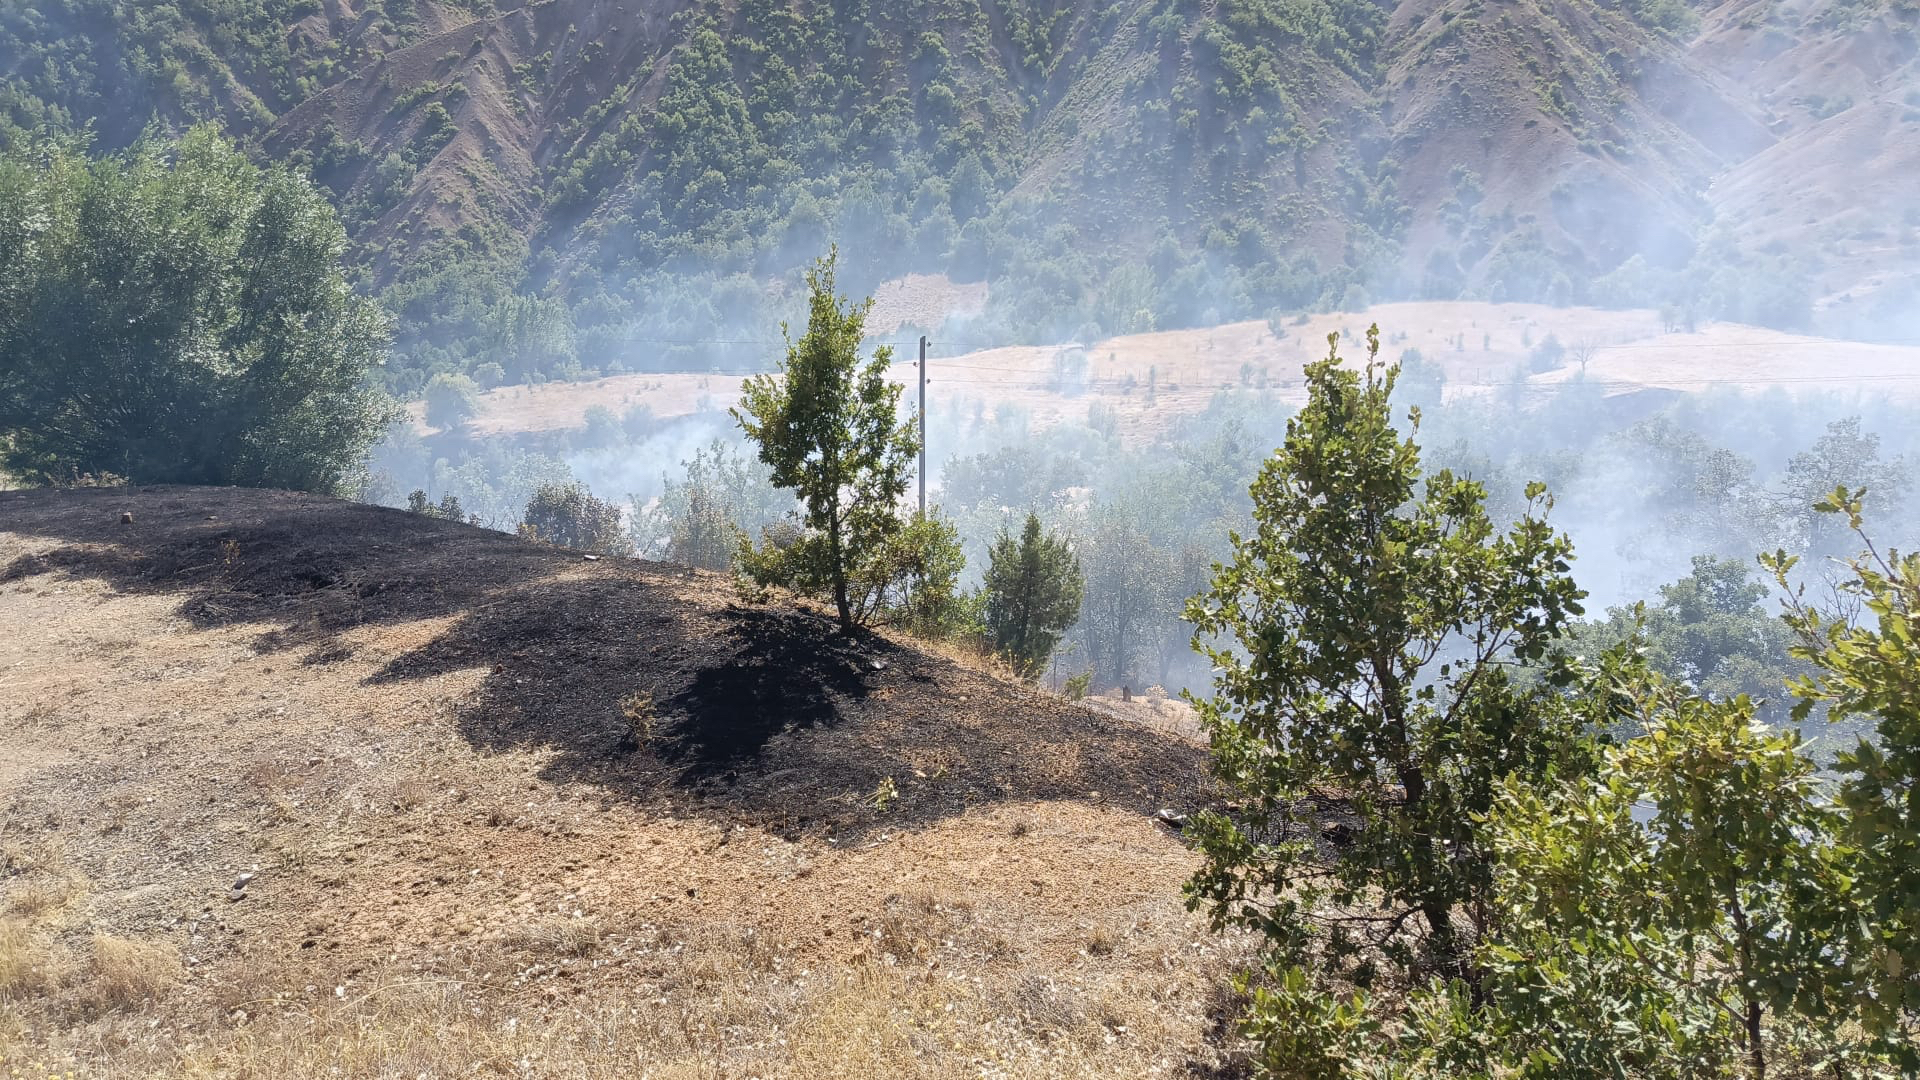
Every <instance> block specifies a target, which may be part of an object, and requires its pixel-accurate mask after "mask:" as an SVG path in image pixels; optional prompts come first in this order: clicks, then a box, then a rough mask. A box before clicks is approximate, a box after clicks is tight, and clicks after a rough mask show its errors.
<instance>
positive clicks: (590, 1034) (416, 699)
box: [0, 488, 1248, 1077]
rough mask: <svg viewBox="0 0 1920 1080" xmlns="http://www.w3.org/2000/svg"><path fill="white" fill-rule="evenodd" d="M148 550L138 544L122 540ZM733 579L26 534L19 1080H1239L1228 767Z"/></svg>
mask: <svg viewBox="0 0 1920 1080" xmlns="http://www.w3.org/2000/svg"><path fill="white" fill-rule="evenodd" d="M123 515H131V521H130V522H128V521H123ZM830 630H831V625H830V623H829V622H828V620H826V619H824V618H823V617H822V616H821V615H820V614H819V613H817V612H815V611H812V610H809V609H807V608H805V607H804V606H796V605H791V604H780V605H769V606H762V607H752V606H743V605H741V604H739V603H737V602H736V601H735V598H734V596H733V594H732V591H731V589H730V587H729V586H728V585H727V584H726V583H725V582H724V581H722V580H720V579H717V578H714V577H712V576H708V575H700V574H694V575H689V574H688V572H686V571H684V570H680V569H677V568H670V567H663V566H659V565H654V564H645V563H637V562H628V561H623V560H592V561H589V560H587V559H584V558H582V557H581V556H579V555H577V554H573V553H568V552H562V551H556V550H552V549H546V548H541V547H537V546H534V545H531V544H529V543H526V542H523V541H520V540H518V539H515V538H512V537H508V536H505V535H502V534H496V533H489V532H485V531H482V530H478V529H471V528H467V527H465V526H460V525H455V524H450V523H445V522H438V521H431V520H426V519H422V518H419V517H414V516H409V515H406V514H404V513H402V512H398V511H392V510H384V509H379V508H374V507H365V506H358V505H354V504H347V503H340V502H334V501H331V500H326V499H320V498H315V497H310V496H300V495H292V494H286V493H277V492H260V491H239V490H230V489H219V490H207V489H177V488H176V489H168V488H154V489H120V490H88V491H68V492H48V491H32V492H5V493H0V739H4V745H5V747H6V752H5V753H4V754H0V1076H4V1077H13V1076H34V1077H45V1076H52V1075H62V1076H65V1075H69V1074H71V1075H80V1076H223V1077H224V1076H232V1077H255V1076H258V1077H269V1076H271V1077H282V1076H352V1077H360V1076H368V1077H387V1076H393V1077H403V1076H404V1077H440V1076H515V1077H523V1076H524V1077H534V1076H539V1077H546V1076H568V1077H572V1076H606V1077H613V1076H621V1077H626V1076H655V1077H747V1076H760V1077H775V1076H781V1077H786V1076H792V1077H814V1076H850V1077H867V1076H875V1077H877V1076H889V1077H891V1076H928V1077H948V1076H952V1077H960V1076H968V1077H976V1076H996V1077H997V1076H1008V1077H1012V1076H1021V1077H1025V1076H1032V1077H1040V1076H1060V1075H1075V1076H1078V1075H1087V1076H1116V1077H1119V1076H1224V1075H1233V1074H1234V1069H1235V1065H1234V1060H1235V1059H1234V1054H1235V1049H1234V1047H1233V1046H1232V1045H1231V1044H1230V1040H1228V1038H1227V1036H1225V1035H1224V1034H1223V1028H1222V1024H1221V1017H1222V1016H1224V1015H1225V1014H1226V1012H1227V1010H1228V1009H1229V1008H1230V1005H1231V1002H1230V990H1229V989H1228V982H1229V980H1230V977H1231V974H1232V972H1233V971H1234V970H1235V969H1236V968H1237V967H1238V966H1239V965H1241V964H1243V963H1244V962H1245V961H1246V959H1247V956H1248V943H1247V942H1246V941H1245V940H1243V939H1241V938H1237V937H1232V936H1220V935H1214V934H1211V933H1209V932H1208V931H1207V929H1206V927H1205V926H1204V925H1203V923H1202V922H1201V920H1200V919H1198V918H1197V917H1196V916H1193V915H1191V914H1189V913H1188V912H1186V910H1185V909H1184V906H1183V904H1182V902H1181V893H1180V888H1181V884H1182V882H1183V881H1184V880H1185V878H1186V877H1187V876H1188V875H1189V874H1190V873H1191V872H1192V870H1193V868H1194V866H1195V857H1194V855H1193V853H1192V852H1191V851H1190V850H1189V849H1188V848H1187V847H1186V846H1185V845H1184V844H1183V842H1182V841H1181V839H1180V838H1179V837H1178V835H1177V834H1175V833H1174V832H1173V831H1172V830H1171V829H1169V828H1168V827H1167V826H1165V825H1163V824H1161V823H1160V822H1159V820H1158V818H1157V816H1156V815H1157V813H1158V811H1160V810H1161V809H1162V808H1170V809H1173V810H1175V811H1176V812H1186V811H1188V810H1190V809H1192V808H1193V807H1194V806H1196V805H1198V804H1199V803H1200V802H1202V801H1203V800H1204V799H1205V798H1206V790H1205V783H1204V780H1203V765H1204V755H1203V753H1202V751H1201V750H1200V749H1199V747H1198V746H1197V745H1196V744H1195V743H1194V742H1193V741H1192V740H1190V739H1188V738H1183V737H1181V736H1180V735H1179V734H1177V733H1173V734H1170V733H1168V732H1167V731H1162V730H1154V729H1152V728H1150V727H1148V726H1145V725H1141V724H1136V723H1132V722H1129V721H1128V720H1126V719H1124V718H1121V717H1118V716H1115V715H1112V714H1110V713H1101V712H1096V711H1092V710H1088V709H1084V708H1081V707H1078V706H1071V705H1068V704H1066V703H1064V702H1061V701H1059V700H1057V699H1055V698H1051V697H1048V696H1046V695H1042V694H1037V693H1033V692H1030V691H1027V690H1025V689H1023V688H1020V687H1017V686H1014V685H1010V684H1008V683H1004V682H1001V681H999V680H997V679H995V678H993V677H991V676H990V675H988V674H985V673H983V672H980V671H976V670H973V669H971V668H969V667H966V666H963V665H960V664H956V663H954V662H953V661H951V660H948V659H944V658H940V657H935V656H931V655H928V654H925V653H922V652H920V651H918V650H917V649H915V648H913V647H912V646H911V645H910V644H909V643H905V642H900V641H894V640H889V639H887V638H885V637H881V636H864V637H858V638H846V637H841V636H838V635H834V634H831V633H830Z"/></svg>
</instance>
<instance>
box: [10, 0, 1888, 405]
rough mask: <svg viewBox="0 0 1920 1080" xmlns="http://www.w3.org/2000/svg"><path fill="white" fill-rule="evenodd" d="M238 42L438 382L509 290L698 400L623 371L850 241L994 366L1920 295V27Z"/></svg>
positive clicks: (1834, 324) (862, 270)
mask: <svg viewBox="0 0 1920 1080" xmlns="http://www.w3.org/2000/svg"><path fill="white" fill-rule="evenodd" d="M18 2H19V0H15V5H16V6H17V4H18ZM196 2H197V3H208V2H210V0H196ZM63 3H65V4H68V5H80V4H83V3H87V4H92V5H93V6H94V7H96V8H99V7H101V6H103V5H105V6H111V5H112V4H113V3H115V0H63ZM162 6H166V5H162ZM188 6H191V5H188ZM213 6H214V7H219V6H221V5H213ZM224 6H226V7H230V8H246V7H248V4H247V3H246V2H245V0H227V3H226V4H225V5H224ZM256 6H257V7H258V10H259V12H262V13H264V14H256V16H255V17H254V21H255V22H259V21H260V20H261V19H267V18H270V17H271V16H272V14H273V12H274V11H276V10H277V11H280V12H281V14H282V15H284V16H290V15H292V14H296V13H298V14H299V15H300V18H299V19H298V20H297V21H295V22H294V23H293V26H294V27H295V29H293V30H292V31H290V32H289V35H288V37H287V39H286V40H287V42H288V44H287V45H286V52H287V54H288V55H289V56H291V57H296V58H299V57H308V56H312V55H318V56H324V57H329V58H331V59H330V60H329V63H330V64H331V66H330V67H328V68H327V69H326V70H327V71H328V72H330V73H331V74H330V76H329V77H328V78H325V79H320V78H319V77H318V76H305V78H308V79H309V80H310V81H311V82H312V83H313V87H312V89H311V92H308V93H304V94H299V95H289V100H291V99H292V97H294V96H297V98H298V99H297V100H293V101H292V103H291V104H290V105H289V106H288V107H286V108H285V109H283V110H281V111H279V112H278V113H276V114H275V115H274V116H273V117H272V119H271V122H269V123H263V124H258V125H254V126H251V127H250V126H249V125H248V124H244V123H230V125H229V126H230V127H232V128H233V129H234V130H236V131H237V132H238V133H240V134H242V135H243V136H245V137H249V138H252V139H253V140H254V141H255V145H257V146H258V147H259V149H260V151H261V152H262V153H263V154H265V155H267V156H270V157H274V158H280V159H285V160H290V161H293V162H295V163H297V164H299V165H302V166H305V167H310V168H312V169H313V171H314V174H315V176H316V178H317V179H319V180H320V181H321V182H322V183H323V184H324V185H326V186H327V187H328V188H329V190H331V191H332V192H333V193H334V195H335V197H336V199H337V201H338V203H339V205H340V206H341V207H342V212H343V215H344V216H345V217H346V219H347V223H348V225H349V229H350V231H351V233H352V235H353V236H354V238H355V240H356V243H357V244H358V246H359V250H360V252H361V256H362V257H363V259H364V261H365V263H366V265H367V267H368V273H369V285H370V286H371V287H385V288H395V287H396V286H397V292H396V295H397V296H398V299H396V300H395V302H394V307H395V309H396V311H397V312H399V313H400V316H401V320H400V327H401V339H402V346H403V351H408V350H411V352H410V353H409V355H413V356H414V360H415V361H417V362H416V363H413V364H412V366H415V367H417V368H418V369H419V370H423V371H424V370H429V369H435V368H444V367H447V366H454V367H461V366H468V367H470V366H472V365H473V364H475V363H479V362H482V354H483V353H488V351H489V349H490V348H491V347H492V346H490V344H489V342H490V341H492V340H493V339H497V338H499V337H500V336H501V332H500V330H499V329H498V327H497V326H495V325H493V324H490V323H489V322H488V317H486V316H484V315H476V314H475V312H479V311H480V310H481V309H482V308H489V309H491V308H494V307H498V306H499V305H500V304H501V303H503V302H504V301H505V300H506V299H507V298H509V297H510V296H511V295H512V294H516V293H518V294H526V295H532V296H537V297H545V298H547V300H548V302H550V303H552V304H554V305H555V308H554V310H555V311H558V310H559V308H562V307H563V308H564V309H565V321H566V322H567V324H568V325H567V329H568V331H569V337H570V339H571V340H570V341H569V342H568V343H566V347H565V348H559V349H555V350H552V351H555V352H557V353H569V354H571V355H572V357H573V358H574V359H573V362H575V363H577V364H578V365H579V367H580V369H582V370H587V371H610V370H621V369H629V368H636V367H637V368H643V369H644V368H649V367H654V368H657V367H661V366H663V365H668V364H669V363H671V364H673V365H677V366H700V363H701V362H703V361H702V357H700V356H698V355H694V356H688V355H679V356H671V357H663V356H658V355H637V354H636V350H635V349H633V348H632V347H631V346H630V345H629V344H628V343H629V342H632V341H634V340H640V339H657V338H687V339H699V338H702V337H725V336H728V335H727V334H725V333H723V332H722V331H723V330H725V329H727V328H737V327H740V326H743V325H744V326H747V327H749V328H754V329H757V330H763V331H764V330H770V329H771V326H772V323H773V321H774V320H775V318H776V315H777V312H778V310H779V303H780V298H781V297H782V296H783V295H785V293H786V292H788V291H790V289H791V288H792V286H793V280H794V279H793V276H792V275H793V273H794V272H795V270H796V268H797V267H798V266H800V265H801V264H803V263H804V262H805V261H806V260H808V259H810V258H812V257H813V256H815V255H817V254H819V253H820V252H821V251H823V250H824V249H825V248H826V246H827V245H828V244H829V243H831V242H836V241H837V242H838V243H839V244H840V245H841V247H842V249H843V257H844V260H845V261H844V264H843V270H844V271H845V273H846V274H847V276H848V279H849V283H850V284H851V285H853V286H854V287H855V288H856V289H860V290H871V289H872V288H874V287H876V286H877V285H878V284H880V283H881V282H882V281H886V280H891V279H895V278H898V277H900V276H902V275H906V274H913V273H936V274H937V273H944V274H947V275H949V276H950V277H952V278H953V279H954V280H956V281H960V282H977V281H989V282H994V283H996V284H997V285H1005V286H1006V287H997V288H995V289H994V290H993V293H994V295H995V300H994V301H993V302H992V303H990V304H989V308H988V310H987V312H985V315H984V319H985V323H986V327H987V330H986V331H985V332H991V333H994V334H996V335H997V336H999V337H1001V338H1002V339H1004V340H1009V341H1011V340H1015V339H1021V338H1024V339H1027V340H1040V339H1044V338H1046V337H1057V338H1066V337H1079V338H1082V339H1085V338H1087V337H1090V336H1097V335H1090V334H1088V333H1085V332H1083V331H1084V329H1085V328H1086V327H1088V326H1092V327H1093V328H1095V329H1096V330H1097V331H1099V333H1101V334H1115V333H1128V332H1138V331H1141V330H1146V329H1152V328H1155V327H1167V326H1182V325H1202V324H1206V323H1210V322H1221V321H1228V320H1230V319H1233V318H1246V317H1257V316H1261V315H1265V314H1267V313H1269V312H1270V311H1273V310H1282V311H1298V310H1309V309H1315V308H1319V309H1326V308H1328V307H1330V306H1340V305H1343V304H1344V305H1347V306H1352V305H1353V304H1355V303H1357V302H1359V301H1362V300H1365V299H1386V298H1424V299H1448V298H1453V297H1465V298H1481V299H1491V300H1524V301H1550V302H1556V303H1570V302H1587V303H1602V304H1609V305H1616V304H1617V305H1624V306H1656V305H1661V304H1667V305H1671V306H1673V307H1675V308H1676V309H1684V310H1686V311H1690V312H1694V313H1697V314H1698V315H1699V316H1700V317H1706V318H1729V319H1734V320H1736V321H1748V322H1762V321H1766V322H1771V323H1773V324H1775V325H1780V326H1783V327H1787V328H1799V327H1804V326H1817V327H1819V328H1821V329H1824V330H1829V331H1832V330H1837V329H1838V330H1845V331H1847V332H1856V333H1857V332H1868V333H1871V332H1873V331H1874V330H1875V321H1876V319H1884V318H1886V317H1888V316H1889V315H1890V314H1897V313H1898V310H1899V308H1900V303H1901V301H1902V300H1903V298H1905V297H1907V296H1908V295H1909V293H1910V292H1912V291H1913V290H1914V288H1915V285H1914V282H1915V280H1916V273H1917V272H1920V241H1917V240H1916V239H1915V237H1914V236H1913V235H1912V234H1913V225H1914V223H1915V219H1916V218H1920V199H1916V198H1915V197H1914V196H1913V194H1912V193H1911V192H1909V191H1907V190H1905V189H1904V188H1902V186H1901V185H1900V184H1899V182H1898V178H1899V177H1900V176H1902V175H1906V174H1908V173H1907V166H1908V165H1909V164H1915V163H1917V162H1915V158H1916V157H1920V127H1910V126H1909V125H1911V124H1913V123H1914V119H1913V118H1914V117H1920V106H1916V105H1914V104H1913V102H1914V101H1920V74H1916V65H1915V63H1914V56H1915V53H1916V48H1917V46H1916V40H1917V39H1916V36H1915V24H1916V12H1917V11H1920V9H1917V8H1916V7H1915V6H1914V5H1913V4H1912V2H1911V0H1794V2H1787V3H1781V2H1767V0H1724V2H1722V3H1718V4H1702V5H1699V6H1697V7H1689V6H1686V5H1683V4H1678V3H1673V2H1670V0H1669V2H1658V0H1636V2H1621V3H1615V4H1609V3H1600V2H1589V0H1400V2H1398V3H1372V2H1368V0H1219V2H1217V3H1205V4H1202V3H1197V2H1193V0H1127V2H1123V3H1120V4H1115V5H1107V6H1103V5H1098V4H1094V3H1091V2H1090V0H914V2H912V3H908V4H903V5H897V6H887V7H884V8H882V7H879V6H876V5H872V4H871V3H865V2H856V0H842V2H840V3H834V4H824V3H823V4H807V3H789V2H787V0H741V2H732V0H728V2H724V3H723V2H719V0H538V2H535V3H511V2H509V3H496V4H486V3H478V4H474V3H468V4H454V3H435V2H426V0H423V2H420V3H417V4H412V5H406V6H410V7H411V9H412V11H413V15H412V17H411V21H409V22H405V23H399V22H395V21H394V19H393V17H392V15H391V13H388V14H385V15H382V14H380V12H386V11H387V9H389V8H392V7H393V5H392V4H386V5H375V4H362V5H359V6H357V7H356V6H354V5H353V4H352V3H350V2H349V0H329V2H328V3H327V4H326V5H320V4H317V3H313V2H312V0H305V2H304V3H302V2H301V0H260V3H259V4H258V5H256ZM376 9H378V10H376ZM209 10H211V8H209ZM15 21H17V18H16V19H15ZM203 21H205V20H203ZM188 22H189V23H191V22H192V20H188ZM7 25H8V19H7V17H6V16H5V14H4V12H0V27H5V26H7ZM195 25H198V24H195ZM206 25H207V26H208V27H212V28H213V29H215V30H217V29H218V28H219V25H220V21H219V19H218V18H213V19H211V21H207V22H206ZM129 27H133V24H131V23H130V24H129ZM135 29H137V27H136V28H130V29H127V30H126V31H125V32H126V33H128V34H132V33H134V32H135ZM202 36H203V37H206V38H207V39H208V40H210V41H211V40H216V39H217V38H218V35H217V34H215V33H213V32H212V31H211V30H207V31H203V32H202ZM21 40H23V39H22V38H21V36H20V34H18V33H14V34H12V35H10V36H9V37H8V38H6V39H4V40H0V46H6V45H7V44H8V43H9V42H11V43H13V45H14V47H13V48H11V49H0V61H4V63H0V71H5V72H8V73H10V74H9V80H8V85H9V86H10V87H12V92H13V93H14V94H15V96H16V97H18V96H19V95H20V94H22V93H24V91H23V90H21V87H22V86H23V85H27V84H30V83H31V81H32V80H31V79H29V78H25V77H24V76H22V75H21V74H20V71H21V70H22V69H23V67H24V65H23V62H22V60H21V59H20V57H19V56H17V55H10V53H15V54H17V53H20V52H21V49H20V48H19V47H18V42H19V41H21ZM300 62H303V63H309V66H310V67H311V66H313V65H314V64H317V63H318V61H311V62H309V61H300ZM297 66H298V63H296V67H297ZM314 70H319V69H318V68H317V67H316V68H314ZM212 81H213V82H215V83H218V82H220V80H219V79H214V80H212ZM189 82H191V80H189ZM302 85H306V84H304V83H303V84H302ZM255 96H256V97H257V98H258V99H259V100H261V101H266V100H269V99H270V98H272V97H273V95H272V94H269V93H266V92H265V91H262V92H260V93H259V94H256V95H255ZM163 98H164V95H163ZM1909 99H1911V100H1909ZM263 108H264V106H263ZM14 111H15V112H16V113H18V111H19V110H18V109H16V110H14ZM157 111H159V112H161V113H162V114H165V112H166V110H165V109H164V108H162V109H158V110H157ZM174 111H175V112H178V111H180V110H174ZM241 111H242V112H246V111H247V110H244V109H243V110H241ZM254 119H255V120H258V119H259V118H258V117H257V116H255V117H254ZM249 132H251V134H249ZM1856 166H1859V167H1860V169H1864V171H1865V173H1866V175H1867V176H1868V177H1869V181H1870V182H1868V183H1866V184H1864V185H1862V187H1861V190H1860V191H1859V192H1854V191H1853V190H1851V189H1850V187H1849V185H1850V184H1852V182H1853V181H1854V179H1855V175H1856V172H1858V171H1859V170H1858V169H1856V168H1855V167H1856ZM1808 218H1813V219H1815V220H1813V221H1807V220H1805V219H1808ZM1876 229H1877V230H1878V233H1877V234H1875V235H1874V236H1870V237H1868V238H1867V240H1868V241H1874V242H1866V241H1862V240H1858V239H1853V238H1854V237H1856V235H1857V234H1862V233H1874V232H1875V230H1876ZM456 278H459V279H464V280H463V281H456V280H455V279H456ZM1855 293H1858V294H1859V296H1857V297H1856V296H1855V295H1854V294H1855ZM1856 300H1859V301H1861V302H1859V303H1856V302H1855V301H1856ZM497 321H498V320H497V319H495V322H497ZM1881 332H1882V333H1884V332H1885V331H1884V330H1882V331H1881ZM736 336H737V335H736ZM495 351H497V350H495ZM640 352H643V353H644V352H645V350H641V351H640ZM704 362H711V358H705V360H704ZM503 366H504V367H506V368H508V369H509V370H511V369H512V368H513V366H514V364H513V363H512V362H510V361H509V362H507V363H504V364H503ZM534 366H535V367H538V366H539V365H538V364H535V365H534ZM549 367H550V368H551V370H546V371H545V372H544V373H545V374H547V375H558V376H562V377H564V376H566V375H567V374H568V373H569V372H570V371H571V370H573V369H571V368H569V367H568V366H567V364H565V363H560V364H558V365H557V366H555V365H549Z"/></svg>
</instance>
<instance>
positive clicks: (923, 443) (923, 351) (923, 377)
mask: <svg viewBox="0 0 1920 1080" xmlns="http://www.w3.org/2000/svg"><path fill="white" fill-rule="evenodd" d="M926 516H927V337H926V335H925V334H922V335H920V517H921V519H922V520H925V519H926Z"/></svg>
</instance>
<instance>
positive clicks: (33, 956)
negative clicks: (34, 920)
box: [0, 919, 57, 997]
mask: <svg viewBox="0 0 1920 1080" xmlns="http://www.w3.org/2000/svg"><path fill="white" fill-rule="evenodd" d="M56 974H57V966H56V963H55V958H54V953H53V951H52V949H51V948H50V947H49V946H48V944H47V942H46V941H45V940H44V939H42V938H41V937H40V935H38V934H36V933H34V931H33V929H32V928H31V927H29V926H28V925H27V924H26V923H25V922H23V921H21V920H19V919H0V997H28V996H30V995H34V994H41V993H45V992H46V991H47V990H48V988H49V987H51V986H52V985H53V982H54V980H55V976H56Z"/></svg>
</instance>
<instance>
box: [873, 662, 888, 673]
mask: <svg viewBox="0 0 1920 1080" xmlns="http://www.w3.org/2000/svg"><path fill="white" fill-rule="evenodd" d="M873 670H875V671H885V670H887V662H886V661H885V660H875V661H874V662H873Z"/></svg>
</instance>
